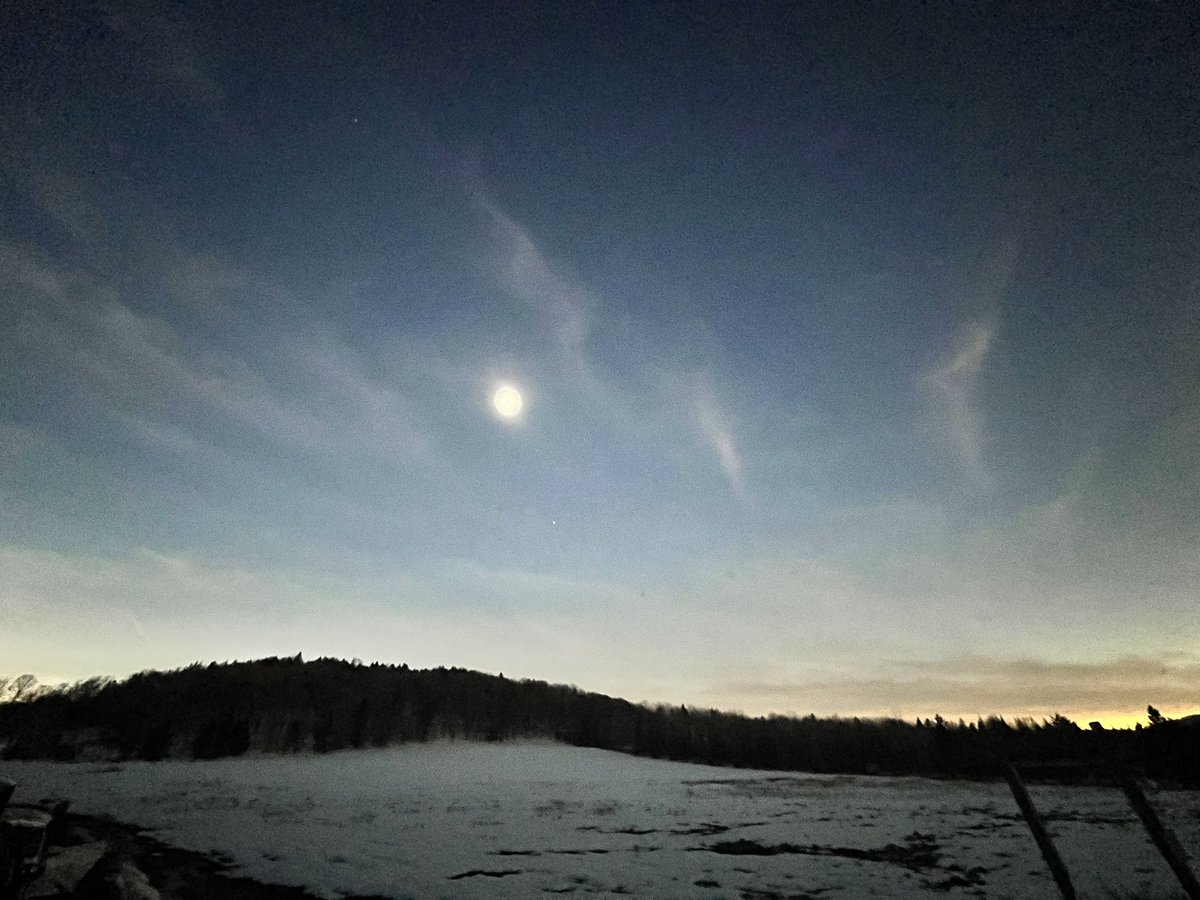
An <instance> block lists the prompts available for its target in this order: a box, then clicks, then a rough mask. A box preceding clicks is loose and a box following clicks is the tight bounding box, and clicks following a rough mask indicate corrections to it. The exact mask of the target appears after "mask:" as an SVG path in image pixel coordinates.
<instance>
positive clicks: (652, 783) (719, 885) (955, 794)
mask: <svg viewBox="0 0 1200 900" xmlns="http://www.w3.org/2000/svg"><path fill="white" fill-rule="evenodd" d="M0 775H4V776H7V777H9V778H11V779H13V780H15V781H16V782H17V784H18V791H19V793H20V795H21V797H23V798H25V799H31V798H36V797H43V796H62V797H68V798H70V799H71V800H72V808H73V809H74V810H76V811H78V812H81V813H84V814H91V815H108V816H112V817H114V818H116V819H119V820H121V821H125V822H132V823H136V824H138V825H141V826H144V827H146V828H148V829H150V830H151V832H152V833H153V834H154V836H156V837H158V838H159V839H161V840H163V841H166V842H167V843H170V844H174V845H176V846H179V847H183V848H186V849H190V850H197V851H201V852H207V853H215V854H219V855H220V856H222V857H224V858H228V859H230V860H232V862H233V865H234V871H235V872H236V873H237V874H245V875H249V876H251V877H253V878H257V879H260V880H263V881H271V882H276V883H280V884H292V885H303V886H305V887H307V888H309V889H310V890H312V891H313V892H314V893H317V894H320V895H322V896H326V897H331V898H335V897H340V896H342V895H343V894H346V893H358V894H381V895H384V896H388V897H397V898H400V897H421V898H425V897H468V898H469V897H479V898H491V897H506V896H507V897H531V896H536V895H540V894H543V893H547V894H549V893H554V894H564V895H566V894H576V895H582V894H588V895H601V896H607V895H621V894H631V895H634V896H652V897H701V898H719V897H772V896H782V897H787V896H797V895H799V896H804V895H811V896H819V897H821V898H822V900H824V898H828V897H865V896H879V897H896V898H901V897H932V896H969V895H972V894H974V893H977V892H981V891H982V892H986V896H988V897H1012V898H1036V897H1048V898H1051V897H1056V896H1057V891H1056V888H1055V887H1054V884H1053V882H1052V881H1051V879H1050V876H1049V873H1048V871H1047V870H1046V867H1045V865H1044V864H1043V862H1042V860H1041V858H1040V856H1039V855H1038V851H1037V848H1036V846H1035V844H1034V841H1033V837H1032V836H1031V835H1030V833H1029V831H1028V829H1027V828H1026V827H1025V824H1024V822H1023V821H1021V820H1020V817H1019V814H1018V812H1017V808H1016V805H1015V803H1014V802H1013V800H1012V797H1011V795H1010V794H1009V792H1008V788H1007V786H1006V785H1004V784H980V783H974V782H946V781H931V780H927V779H920V778H878V777H852V776H829V775H805V774H796V773H780V772H757V771H750V770H742V769H720V768H714V767H709V766H697V765H689V764H684V763H671V762H663V761H659V760H649V759H641V758H637V757H631V756H625V755H622V754H618V753H611V752H608V751H603V750H590V749H583V748H577V747H564V746H560V745H555V744H549V743H536V742H521V743H505V744H475V743H465V742H457V743H433V744H412V745H405V746H400V747H393V748H388V749H385V750H371V751H346V752H341V753H333V754H328V755H324V756H299V755H298V756H278V757H242V758H237V759H224V760H215V761H212V762H196V761H166V762H156V763H145V762H131V763H121V764H94V763H92V764H73V763H49V762H4V763H0ZM1031 794H1032V795H1033V798H1034V802H1035V803H1036V804H1037V805H1038V808H1039V810H1040V812H1041V813H1042V815H1043V816H1044V817H1046V818H1047V820H1048V824H1049V825H1050V827H1051V831H1052V833H1053V834H1054V835H1055V838H1056V841H1057V844H1058V847H1059V851H1060V853H1061V855H1062V856H1063V859H1064V861H1065V862H1066V864H1067V867H1068V868H1069V869H1070V871H1071V874H1072V877H1073V879H1074V881H1075V884H1076V887H1077V888H1078V889H1079V891H1080V894H1081V896H1085V897H1086V896H1093V897H1110V896H1122V895H1138V896H1143V895H1147V894H1149V895H1157V896H1174V893H1178V887H1177V886H1176V885H1175V883H1174V881H1173V877H1172V875H1171V873H1170V870H1169V869H1168V868H1167V866H1166V863H1165V862H1163V860H1162V859H1161V857H1159V856H1158V854H1157V853H1156V851H1155V850H1154V848H1153V846H1152V845H1151V844H1150V842H1149V839H1148V838H1147V837H1146V835H1145V832H1144V831H1143V830H1142V829H1141V826H1140V825H1139V824H1138V823H1137V821H1136V819H1135V818H1134V816H1133V814H1132V812H1131V811H1130V810H1129V808H1128V806H1127V805H1126V803H1125V801H1124V798H1123V796H1122V795H1121V794H1120V792H1119V791H1117V790H1116V789H1112V788H1067V787H1042V786H1033V787H1031ZM1151 802H1152V803H1153V804H1154V805H1155V806H1156V808H1157V809H1158V810H1159V813H1160V815H1161V816H1162V817H1163V819H1164V820H1165V821H1166V822H1167V824H1168V825H1169V826H1170V827H1172V828H1174V829H1175V831H1176V833H1177V835H1178V837H1179V839H1180V841H1181V843H1182V844H1183V846H1184V847H1185V848H1186V849H1187V850H1188V851H1189V852H1190V853H1191V854H1192V855H1193V856H1194V855H1196V851H1197V850H1198V849H1200V795H1197V794H1195V793H1189V792H1178V791H1158V792H1153V793H1152V794H1151ZM914 832H919V833H920V834H919V835H918V836H917V838H915V840H917V841H918V842H919V841H920V840H922V838H921V836H922V835H923V836H926V837H927V838H929V839H931V840H932V841H933V842H934V843H935V844H936V845H937V849H938V851H939V852H940V854H941V856H940V859H939V861H938V864H937V866H936V867H932V868H910V867H906V866H905V865H903V864H901V863H899V862H897V861H880V860H873V859H862V858H849V857H847V856H845V855H812V851H809V852H806V853H802V854H801V853H780V854H778V855H773V856H761V855H733V854H722V853H717V852H713V851H711V850H709V849H705V848H710V847H713V846H716V845H719V844H720V843H722V842H732V841H738V840H743V841H752V842H757V843H759V844H762V845H764V846H775V845H780V844H789V845H795V847H794V848H793V849H795V848H808V847H809V845H814V844H815V845H819V846H820V847H826V848H859V849H864V850H870V849H879V848H883V847H885V846H886V845H888V844H896V845H900V846H905V845H906V844H909V843H910V838H911V836H912V835H913V833H914ZM743 846H746V845H743ZM818 852H819V853H824V852H825V851H818ZM952 866H957V867H959V868H958V869H954V868H951V867H952ZM975 867H982V868H983V869H984V870H986V871H983V872H979V871H976V872H975V873H974V874H973V875H969V874H968V873H969V870H971V869H973V868H975ZM485 873H491V874H485ZM500 873H507V874H500ZM454 876H460V877H457V878H456V877H454ZM954 876H959V880H960V881H968V882H972V881H973V882H974V883H973V884H967V885H962V886H950V887H948V886H947V885H946V884H945V882H947V880H948V879H950V878H952V877H954ZM939 883H942V885H941V887H942V892H939V891H938V890H937V889H936V888H937V887H938V886H939ZM1173 890H1174V893H1172V891H1173Z"/></svg>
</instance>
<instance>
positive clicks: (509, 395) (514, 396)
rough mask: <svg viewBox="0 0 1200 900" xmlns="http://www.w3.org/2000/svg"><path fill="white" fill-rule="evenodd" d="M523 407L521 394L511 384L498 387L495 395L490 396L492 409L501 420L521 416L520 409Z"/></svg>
mask: <svg viewBox="0 0 1200 900" xmlns="http://www.w3.org/2000/svg"><path fill="white" fill-rule="evenodd" d="M524 405H525V404H524V401H523V400H522V399H521V392H520V391H518V390H517V389H516V388H515V387H513V386H512V385H511V384H502V385H500V387H498V388H496V393H494V394H492V408H493V409H494V410H496V415H498V416H499V417H500V418H502V419H515V418H516V417H517V416H519V415H520V414H521V407H523V406H524Z"/></svg>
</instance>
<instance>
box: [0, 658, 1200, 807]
mask: <svg viewBox="0 0 1200 900" xmlns="http://www.w3.org/2000/svg"><path fill="white" fill-rule="evenodd" d="M439 738H450V739H468V740H483V741H499V740H508V739H513V738H547V739H551V740H556V741H561V742H563V743H567V744H574V745H577V746H583V747H600V748H604V749H609V750H618V751H622V752H625V753H633V754H637V755H640V756H651V757H659V758H664V759H673V760H683V761H692V762H703V763H711V764H715V765H728V766H743V767H752V768H764V769H784V770H802V771H811V772H841V773H867V774H874V773H880V774H919V775H932V776H942V777H988V776H991V775H994V774H995V773H996V771H997V769H996V764H997V760H998V759H999V758H1001V757H1007V758H1010V759H1015V760H1019V761H1021V762H1022V763H1031V764H1033V765H1032V766H1031V771H1030V774H1031V775H1033V776H1034V777H1037V776H1038V775H1042V776H1044V777H1052V778H1062V779H1065V780H1092V779H1097V780H1104V775H1103V766H1101V767H1100V768H1098V769H1094V768H1092V767H1084V768H1080V767H1079V766H1078V765H1076V763H1078V762H1079V761H1081V760H1103V759H1106V758H1110V757H1113V756H1117V757H1120V758H1122V759H1124V760H1125V761H1126V762H1128V763H1129V764H1131V765H1132V766H1134V767H1135V768H1136V769H1138V770H1140V771H1141V772H1143V773H1145V774H1148V775H1150V776H1151V777H1155V778H1159V779H1165V780H1168V781H1170V782H1174V783H1178V784H1181V785H1184V786H1196V787H1200V727H1196V726H1195V724H1194V723H1188V722H1170V721H1160V722H1158V723H1157V724H1155V725H1153V726H1152V727H1148V728H1139V729H1137V730H1133V731H1130V730H1123V731H1105V732H1093V731H1089V730H1084V729H1081V728H1079V727H1078V726H1077V725H1076V724H1075V723H1073V722H1071V721H1070V720H1068V719H1066V718H1064V717H1062V716H1055V717H1054V718H1053V719H1051V720H1048V721H1043V722H1034V721H1032V720H1019V721H1017V722H1006V721H1004V720H1003V719H1000V718H995V717H992V718H989V719H986V720H980V721H977V722H972V723H965V722H961V721H960V722H958V723H949V722H944V721H942V719H941V718H940V717H936V718H934V719H930V720H924V721H922V720H919V719H918V720H917V722H915V723H913V722H904V721H900V720H897V719H857V718H853V719H842V718H829V719H818V718H816V717H815V716H807V717H804V718H795V717H784V716H770V717H757V718H752V717H747V716H743V715H738V714H734V713H723V712H718V711H716V710H699V709H689V708H687V707H683V706H665V705H658V706H648V705H639V704H634V703H630V702H628V701H626V700H620V699H615V698H613V697H607V696H604V695H602V694H593V693H587V692H584V691H581V690H579V689H578V688H575V687H568V686H563V685H551V684H547V683H545V682H542V681H529V680H522V681H514V680H511V679H508V678H505V677H504V676H503V675H499V676H495V675H485V674H483V673H480V672H473V671H469V670H466V669H456V668H452V669H445V668H438V669H426V670H418V669H410V668H409V667H408V666H406V665H400V666H394V665H382V664H378V663H376V664H371V665H363V664H361V663H359V662H357V661H356V662H353V663H350V662H344V661H341V660H335V659H318V660H315V661H311V662H305V661H303V660H302V659H301V658H300V657H299V656H296V657H293V658H274V657H273V658H270V659H262V660H256V661H253V662H234V663H222V664H217V663H212V664H210V665H201V664H199V663H197V664H194V665H191V666H188V667H187V668H183V669H177V670H175V671H170V672H142V673H140V674H137V675H133V676H131V677H130V678H127V679H125V680H123V681H111V680H106V679H91V680H90V681H86V682H81V683H78V684H75V685H71V686H69V687H62V688H55V689H50V690H42V691H41V692H36V691H34V692H27V693H26V694H25V695H24V696H23V697H22V698H21V699H20V700H19V701H18V702H8V703H3V704H0V752H2V753H3V755H4V756H6V757H8V758H49V759H59V760H76V759H100V758H117V759H147V760H157V759H163V758H165V757H194V758H199V759H213V758H216V757H221V756H237V755H240V754H243V753H247V752H259V753H299V752H316V753H327V752H330V751H334V750H342V749H346V748H358V747H382V746H386V745H388V744H394V743H400V742H404V741H428V740H434V739H439Z"/></svg>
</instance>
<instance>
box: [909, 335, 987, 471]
mask: <svg viewBox="0 0 1200 900" xmlns="http://www.w3.org/2000/svg"><path fill="white" fill-rule="evenodd" d="M995 334H996V327H995V325H993V324H991V323H983V322H980V323H975V324H973V325H971V326H970V327H969V328H967V329H965V330H964V332H963V333H962V334H961V335H960V336H959V338H958V340H957V341H956V343H955V345H954V347H953V348H952V350H951V353H950V355H949V357H948V358H946V359H945V360H944V361H943V362H942V363H941V364H939V365H938V366H937V367H936V368H934V369H933V370H932V371H931V372H930V373H929V374H928V376H927V377H926V385H927V386H928V389H929V391H930V392H931V393H932V395H933V403H934V415H935V418H936V419H937V421H938V424H939V425H940V434H941V437H942V440H943V441H944V442H945V444H946V446H947V449H948V451H949V454H950V456H951V458H952V460H953V461H954V463H955V464H956V466H957V467H958V469H959V471H960V472H961V474H962V475H963V477H964V478H965V479H966V480H967V482H968V483H970V484H971V485H972V486H974V487H975V488H977V489H980V490H985V489H987V488H989V487H991V485H992V483H993V476H992V473H991V470H990V468H989V466H988V462H987V454H986V437H985V432H984V419H983V413H982V411H981V409H980V400H979V381H980V378H981V375H982V372H983V370H984V363H985V360H986V358H987V356H988V352H989V350H990V349H991V347H992V342H993V339H994V337H995Z"/></svg>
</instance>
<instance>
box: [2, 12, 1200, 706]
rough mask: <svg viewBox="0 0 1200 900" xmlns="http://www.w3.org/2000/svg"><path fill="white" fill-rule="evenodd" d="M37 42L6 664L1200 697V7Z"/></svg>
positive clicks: (23, 112)
mask: <svg viewBox="0 0 1200 900" xmlns="http://www.w3.org/2000/svg"><path fill="white" fill-rule="evenodd" d="M67 7H71V9H67ZM0 35H2V36H0V58H2V59H3V60H4V63H3V65H2V66H0V73H2V74H0V82H2V88H0V103H2V108H0V123H2V124H0V672H4V673H7V674H17V673H20V672H26V671H29V672H33V673H35V674H37V675H38V676H39V678H41V679H42V680H43V681H49V682H54V681H59V680H64V679H70V680H73V679H76V678H81V677H85V676H89V675H93V674H98V673H107V674H114V675H122V674H127V673H130V672H133V671H137V670H141V669H146V668H171V667H176V666H180V665H186V664H187V663H189V662H191V661H193V660H206V661H207V660H224V659H234V658H237V659H246V658H251V657H258V656H264V655H275V654H278V655H294V654H295V653H297V652H303V653H304V655H305V657H312V656H318V655H333V656H339V657H345V658H350V657H360V658H362V659H364V660H367V661H372V660H381V661H387V662H407V663H408V664H410V665H412V666H421V667H424V666H436V665H446V666H451V665H457V666H463V667H468V668H475V669H481V670H483V671H488V672H501V671H502V672H504V673H505V674H506V675H507V676H509V677H533V678H541V679H546V680H550V681H556V682H567V683H574V684H578V685H580V686H581V687H584V688H586V689H589V690H597V691H602V692H605V693H611V694H615V695H619V696H623V697H627V698H629V699H632V700H643V699H645V700H653V701H659V700H662V701H669V702H673V703H686V704H688V705H697V706H702V707H718V708H729V709H741V710H744V711H747V712H751V713H756V714H757V713H764V712H769V711H777V712H796V713H800V714H807V713H809V712H816V713H818V714H832V713H838V714H842V715H864V714H866V715H882V714H888V715H902V716H905V717H908V718H911V717H913V716H929V715H933V714H934V713H939V712H940V713H942V714H943V715H946V716H947V717H957V716H960V715H963V716H967V717H971V718H973V717H974V716H976V715H979V714H984V715H986V714H989V713H1001V714H1004V715H1009V716H1012V715H1036V716H1042V715H1048V714H1050V713H1051V712H1054V711H1061V712H1064V713H1066V714H1069V715H1073V716H1080V717H1097V716H1100V717H1104V718H1105V719H1106V721H1110V722H1114V723H1116V722H1120V721H1128V720H1129V719H1130V718H1131V717H1139V716H1143V715H1144V711H1145V707H1146V704H1147V703H1154V704H1155V705H1156V706H1157V707H1159V708H1160V709H1161V710H1163V712H1165V713H1168V714H1176V713H1183V712H1194V711H1196V708H1197V707H1200V126H1198V124H1197V123H1200V14H1198V13H1197V9H1196V7H1195V6H1194V5H1191V4H1188V3H1183V2H1178V3H1174V2H1161V3H1145V4H1139V3H1119V4H1118V3H1111V4H1108V3H1103V4H1102V3H1095V4H1093V3H1055V4H1028V5H1026V4H1008V3H1005V4H1000V3H988V2H973V3H936V2H930V3H926V4H920V5H918V4H916V3H878V4H876V3H871V4H857V3H850V2H840V0H839V2H831V3H827V4H826V3H812V4H808V3H806V4H796V5H784V4H747V5H742V4H738V3H721V4H707V3H684V4H669V5H667V4H661V5H660V4H654V5H650V4H633V3H596V4H585V3H574V2H572V3H557V2H555V3H546V4H544V5H539V4H528V5H526V4H520V5H499V4H467V3H446V2H433V3H418V2H408V3H397V4H385V3H343V4H336V3H311V4H310V3H303V2H289V3H286V4H283V3H211V4H207V3H193V4H186V5H176V4H162V3H159V2H147V3H145V4H136V3H132V4H131V3H125V2H112V3H107V2H105V3H100V4H96V5H91V4H63V3H59V2H50V3H45V4H39V3H36V2H26V3H21V4H17V5H15V6H12V7H10V8H9V9H8V11H7V12H6V13H5V26H4V27H3V29H0ZM502 387H508V388H511V389H515V390H516V391H517V392H518V393H519V395H520V406H521V408H520V410H519V412H517V414H516V415H514V416H511V417H505V416H502V415H500V414H499V412H498V410H497V404H496V403H494V402H493V401H494V395H495V393H496V391H497V390H499V389H501V388H502ZM501 399H502V400H503V399H507V400H508V401H510V403H511V405H512V407H515V406H516V403H515V400H516V397H515V395H512V394H511V393H508V394H506V395H503V396H502V397H501ZM500 405H503V404H500ZM505 411H506V412H513V408H511V407H506V408H505ZM1085 721H1086V719H1085Z"/></svg>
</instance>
